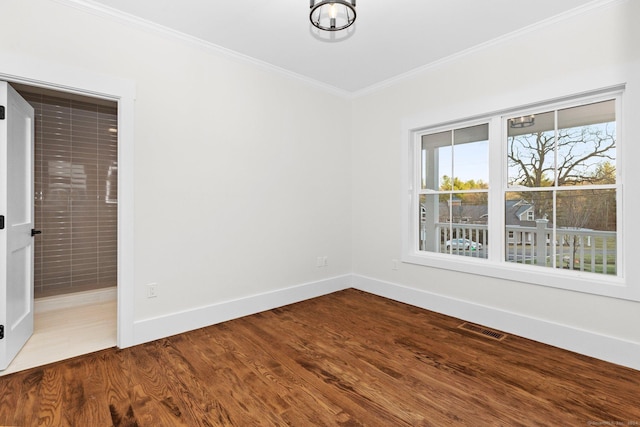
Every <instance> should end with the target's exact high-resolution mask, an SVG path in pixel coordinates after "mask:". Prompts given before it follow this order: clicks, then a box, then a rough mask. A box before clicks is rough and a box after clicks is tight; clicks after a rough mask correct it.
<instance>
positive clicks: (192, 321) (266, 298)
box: [134, 274, 351, 344]
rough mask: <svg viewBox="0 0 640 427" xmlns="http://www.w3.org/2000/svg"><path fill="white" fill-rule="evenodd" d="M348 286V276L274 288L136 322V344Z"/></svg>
mask: <svg viewBox="0 0 640 427" xmlns="http://www.w3.org/2000/svg"><path fill="white" fill-rule="evenodd" d="M350 287H351V275H350V274H347V275H344V276H337V277H333V278H329V279H324V280H319V281H316V282H310V283H304V284H301V285H297V286H291V287H287V288H282V289H277V290H274V291H269V292H264V293H260V294H256V295H250V296H248V297H244V298H238V299H234V300H230V301H224V302H220V303H216V304H211V305H207V306H203V307H198V308H194V309H191V310H186V311H179V312H175V313H170V314H167V315H163V316H158V317H153V318H149V319H142V320H138V321H136V322H135V323H134V341H135V343H136V344H142V343H145V342H149V341H153V340H157V339H160V338H165V337H168V336H171V335H176V334H180V333H183V332H187V331H191V330H194V329H198V328H203V327H205V326H211V325H215V324H217V323H222V322H226V321H228V320H233V319H237V318H239V317H243V316H249V315H251V314H255V313H260V312H262V311H266V310H272V309H274V308H279V307H283V306H285V305H289V304H294V303H296V302H300V301H304V300H307V299H310V298H316V297H319V296H322V295H327V294H330V293H333V292H337V291H341V290H344V289H348V288H350Z"/></svg>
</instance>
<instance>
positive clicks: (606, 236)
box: [420, 220, 617, 274]
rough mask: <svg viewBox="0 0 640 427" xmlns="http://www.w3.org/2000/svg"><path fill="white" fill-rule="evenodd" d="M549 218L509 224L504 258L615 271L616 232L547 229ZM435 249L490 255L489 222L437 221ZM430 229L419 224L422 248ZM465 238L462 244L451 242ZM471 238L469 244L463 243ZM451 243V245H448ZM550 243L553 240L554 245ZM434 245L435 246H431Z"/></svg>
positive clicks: (425, 244) (535, 263)
mask: <svg viewBox="0 0 640 427" xmlns="http://www.w3.org/2000/svg"><path fill="white" fill-rule="evenodd" d="M547 223H548V221H547V220H538V221H536V227H522V226H507V227H506V230H505V231H506V236H505V237H506V241H505V260H506V261H507V262H514V263H521V264H532V265H540V266H546V267H554V268H565V269H571V270H580V271H588V272H592V273H601V274H616V268H617V267H616V266H617V251H616V232H615V231H596V230H585V229H570V228H558V229H556V230H555V236H554V234H553V233H554V230H553V229H550V228H547ZM437 236H440V239H439V244H438V243H437V242H436V243H435V246H436V247H437V249H436V251H438V252H440V253H452V254H454V255H463V256H469V257H473V258H487V257H488V245H487V244H488V242H489V240H488V227H487V225H486V224H467V223H452V224H450V223H437V224H435V235H433V236H431V238H434V239H436V241H437V240H438V239H437ZM428 238H429V236H428V232H427V229H426V226H425V224H422V226H421V227H420V248H421V250H428V249H426V248H429V245H428ZM456 239H464V240H463V241H462V242H461V243H459V244H456V243H454V244H451V242H455V240H456ZM466 241H468V243H464V242H466ZM447 242H449V245H447ZM551 242H554V244H553V245H552V244H551ZM432 246H433V245H432Z"/></svg>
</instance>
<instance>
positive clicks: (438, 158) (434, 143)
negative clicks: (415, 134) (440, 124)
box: [421, 131, 453, 190]
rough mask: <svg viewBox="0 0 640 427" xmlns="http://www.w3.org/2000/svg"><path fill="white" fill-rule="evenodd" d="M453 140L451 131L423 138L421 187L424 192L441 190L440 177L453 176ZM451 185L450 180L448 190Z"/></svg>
mask: <svg viewBox="0 0 640 427" xmlns="http://www.w3.org/2000/svg"><path fill="white" fill-rule="evenodd" d="M451 138H452V133H451V131H447V132H439V133H433V134H430V135H423V136H422V150H421V154H422V156H421V157H422V158H421V164H422V167H421V187H422V189H423V190H426V189H429V190H439V189H440V187H441V182H440V177H442V176H447V177H451V176H453V173H452V170H451V168H452V152H453V151H452V147H451ZM451 184H452V181H451V180H450V181H449V187H448V188H446V190H451V188H452V187H451Z"/></svg>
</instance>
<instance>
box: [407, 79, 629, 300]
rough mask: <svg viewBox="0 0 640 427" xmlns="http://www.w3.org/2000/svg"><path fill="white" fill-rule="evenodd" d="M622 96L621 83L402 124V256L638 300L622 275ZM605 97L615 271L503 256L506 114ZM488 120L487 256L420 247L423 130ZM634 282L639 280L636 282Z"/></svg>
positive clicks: (437, 265) (535, 111) (426, 263)
mask: <svg viewBox="0 0 640 427" xmlns="http://www.w3.org/2000/svg"><path fill="white" fill-rule="evenodd" d="M623 96H624V86H618V87H615V88H609V89H605V90H601V91H594V92H591V93H586V94H580V95H575V96H569V97H564V98H562V99H557V100H551V101H545V102H539V103H536V104H531V105H528V106H523V107H518V108H511V109H504V110H501V111H497V112H492V113H488V114H483V115H478V116H475V117H471V118H467V119H461V120H451V121H447V122H443V123H439V124H438V123H436V124H431V125H430V124H428V121H426V120H424V121H422V123H424V125H421V123H420V121H419V120H415V119H414V120H413V123H409V122H408V121H405V123H404V124H403V130H402V132H403V139H404V140H405V144H406V145H405V149H406V150H405V153H406V157H405V161H404V164H403V166H404V167H403V174H404V180H403V193H404V194H406V195H407V198H406V199H405V200H404V201H403V208H402V210H403V212H402V215H403V239H402V240H403V242H402V257H401V259H402V261H403V262H405V263H409V264H417V265H421V266H426V267H434V268H440V269H446V270H454V271H458V272H463V273H470V274H476V275H480V276H486V277H493V278H498V279H504V280H510V281H515V282H522V283H528V284H534V285H542V286H548V287H555V288H560V289H567V290H572V291H578V292H586V293H592V294H597V295H604V296H611V297H617V298H623V299H631V300H640V295H638V293H639V292H638V289H635V288H634V287H633V286H631V285H630V284H628V283H627V281H626V280H625V276H626V275H625V268H624V266H625V262H624V251H623V248H624V247H625V245H624V232H623V230H624V222H623V202H624V192H623V190H624V186H623V176H624V175H623V170H624V163H625V162H624V161H623V160H624V155H623V152H624V140H625V136H624V132H623V123H622V118H623V114H622V113H623ZM606 100H614V102H615V112H616V116H615V122H616V184H615V191H616V200H617V211H616V215H617V228H616V245H617V248H616V249H617V252H616V254H617V259H616V262H617V269H616V270H617V274H616V275H615V276H613V275H606V274H598V273H590V272H581V271H576V270H565V269H559V268H551V267H540V266H532V265H526V264H520V263H513V262H507V261H506V260H505V253H506V249H505V243H506V239H507V231H506V229H505V203H504V197H505V194H506V192H508V191H509V190H513V188H511V189H510V188H509V187H508V185H507V156H506V153H507V131H508V129H507V126H508V125H507V120H508V118H509V117H513V116H516V115H524V116H526V115H530V114H539V113H543V112H546V111H551V110H556V109H564V108H571V107H577V106H580V105H586V104H590V103H596V102H601V101H606ZM483 123H487V124H488V125H489V144H488V145H489V153H488V157H489V168H490V172H489V196H488V212H489V221H488V236H489V242H488V246H487V249H488V251H489V253H488V257H487V258H473V257H465V256H458V255H452V254H447V253H437V252H427V251H421V250H419V227H420V215H419V214H417V212H419V205H420V190H421V184H420V178H421V153H420V149H421V141H422V136H423V135H426V134H432V133H438V132H444V131H449V130H454V129H460V128H464V127H469V126H474V125H479V124H483ZM636 287H637V286H636Z"/></svg>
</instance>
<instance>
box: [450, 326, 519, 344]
mask: <svg viewBox="0 0 640 427" xmlns="http://www.w3.org/2000/svg"><path fill="white" fill-rule="evenodd" d="M458 328H460V329H464V330H465V331H469V332H473V333H474V334H478V335H482V336H485V337H488V338H491V339H494V340H496V341H502V340H503V339H505V338H506V337H507V334H503V333H502V332H498V331H494V330H493V329H488V328H485V327H484V326H478V325H474V324H473V323H468V322H464V323H463V324H462V325H460V326H458Z"/></svg>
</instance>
